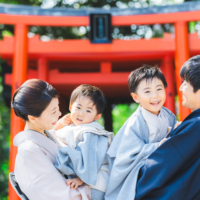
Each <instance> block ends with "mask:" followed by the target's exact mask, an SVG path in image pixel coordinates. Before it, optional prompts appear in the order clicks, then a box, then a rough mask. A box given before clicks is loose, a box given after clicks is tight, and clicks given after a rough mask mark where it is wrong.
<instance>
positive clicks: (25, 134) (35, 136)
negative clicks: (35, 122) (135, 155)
mask: <svg viewBox="0 0 200 200" xmlns="http://www.w3.org/2000/svg"><path fill="white" fill-rule="evenodd" d="M26 140H31V141H33V142H35V143H36V144H38V145H40V146H41V147H43V148H45V149H46V150H47V151H49V152H57V151H58V146H57V144H56V143H55V142H53V141H52V140H50V139H49V138H47V137H46V136H44V135H42V134H41V133H38V132H36V131H32V130H25V131H22V132H20V133H18V134H17V135H16V136H15V138H14V140H13V144H14V146H16V147H19V145H20V144H21V143H23V142H24V141H26Z"/></svg>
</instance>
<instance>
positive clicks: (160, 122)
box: [105, 66, 176, 200]
mask: <svg viewBox="0 0 200 200" xmlns="http://www.w3.org/2000/svg"><path fill="white" fill-rule="evenodd" d="M128 84H129V89H130V93H131V96H132V98H133V100H134V101H135V102H136V103H139V104H140V106H139V107H138V109H137V110H136V112H134V113H133V114H132V116H131V117H130V118H129V119H128V120H127V121H126V122H125V124H124V125H123V126H122V128H121V129H120V130H119V132H118V133H117V135H116V137H115V139H114V141H113V143H112V145H111V146H110V148H109V150H108V153H107V154H108V158H109V164H110V167H111V168H112V171H111V174H110V179H109V183H108V188H107V191H106V195H105V199H106V200H125V199H126V200H133V199H135V193H136V191H135V190H136V183H137V178H138V173H139V170H140V168H141V167H142V166H143V165H144V163H145V160H146V158H147V157H148V156H149V155H150V154H151V153H152V152H153V151H155V150H156V149H157V148H158V146H159V143H160V141H161V140H162V139H163V138H165V137H167V135H168V134H169V132H170V131H171V130H172V129H173V128H174V126H175V124H176V118H175V116H174V114H173V113H171V112H170V111H169V110H168V109H167V108H165V107H163V105H164V103H165V100H166V92H165V88H166V87H167V83H166V80H165V77H164V75H163V74H162V72H161V71H160V69H159V68H158V67H151V66H143V67H141V68H139V69H136V70H134V71H132V72H131V74H130V75H129V78H128ZM152 162H153V161H152Z"/></svg>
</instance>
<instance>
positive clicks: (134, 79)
mask: <svg viewBox="0 0 200 200" xmlns="http://www.w3.org/2000/svg"><path fill="white" fill-rule="evenodd" d="M153 78H158V79H160V80H161V81H162V82H163V85H164V87H165V88H166V87H167V82H166V80H165V77H164V75H163V73H162V72H161V70H160V69H159V67H158V66H149V65H143V66H142V67H140V68H138V69H136V70H134V71H132V72H131V73H130V75H129V77H128V86H129V90H130V93H135V92H136V90H137V87H138V85H139V83H140V81H142V80H144V79H146V80H149V79H151V80H152V79H153Z"/></svg>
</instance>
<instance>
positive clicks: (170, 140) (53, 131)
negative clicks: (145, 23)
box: [10, 56, 200, 200]
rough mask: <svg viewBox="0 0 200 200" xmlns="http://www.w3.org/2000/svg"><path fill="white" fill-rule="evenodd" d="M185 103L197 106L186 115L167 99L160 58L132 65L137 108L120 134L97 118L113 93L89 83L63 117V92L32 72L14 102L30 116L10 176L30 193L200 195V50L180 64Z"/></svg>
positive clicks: (61, 196) (73, 199) (79, 198)
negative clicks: (158, 63) (107, 94)
mask: <svg viewBox="0 0 200 200" xmlns="http://www.w3.org/2000/svg"><path fill="white" fill-rule="evenodd" d="M180 76H181V78H182V80H183V82H182V84H181V86H180V91H181V92H182V96H183V99H182V105H183V106H185V107H187V108H189V109H191V114H190V115H189V116H187V117H186V119H184V121H183V122H178V121H177V120H176V117H175V115H174V114H173V113H172V112H171V111H170V110H168V109H167V108H165V107H164V106H163V105H164V103H165V100H166V91H165V89H166V87H167V82H166V80H165V77H164V75H163V73H162V72H161V70H160V69H159V68H158V67H156V66H148V65H143V66H142V67H140V68H138V69H136V70H134V71H132V72H131V73H130V75H129V77H128V86H129V90H130V94H131V96H132V98H133V100H134V102H136V103H138V104H139V107H138V108H137V110H136V111H135V112H134V113H133V114H132V115H131V116H130V117H129V119H128V120H127V121H126V122H125V124H124V125H123V126H122V127H121V129H120V130H119V131H118V133H117V134H116V136H115V137H114V134H113V133H112V132H108V131H106V130H104V128H103V127H102V126H101V125H100V124H99V123H98V122H97V120H98V119H99V118H100V117H101V115H102V113H103V111H104V109H105V105H106V99H105V97H104V95H103V93H102V91H101V90H100V89H99V88H97V87H95V86H91V85H87V84H83V85H80V86H79V87H77V88H76V89H75V90H74V91H73V92H72V94H71V97H70V103H69V110H70V114H68V115H65V116H64V117H62V118H60V119H59V117H60V116H61V112H60V111H59V94H58V92H57V91H56V90H55V89H54V88H53V87H52V86H51V85H49V84H48V83H47V82H44V81H42V80H38V79H30V80H28V81H26V82H25V83H24V84H23V85H22V86H21V87H20V88H18V89H17V90H16V91H15V93H14V95H13V98H12V102H11V106H12V108H13V110H14V112H15V114H16V116H18V117H20V118H22V119H23V120H24V122H25V128H24V131H22V132H20V133H18V134H17V135H16V136H15V138H14V141H13V144H14V145H15V146H17V147H18V153H17V157H16V161H15V170H14V173H11V174H10V181H11V184H12V186H13V187H14V189H15V191H16V192H17V194H18V195H19V196H20V198H21V199H22V200H28V199H29V200H90V199H91V200H104V199H105V200H134V199H135V200H198V199H200V183H199V180H200V135H199V134H200V56H195V57H192V58H190V59H189V60H188V61H186V62H185V63H184V65H183V66H182V68H181V70H180Z"/></svg>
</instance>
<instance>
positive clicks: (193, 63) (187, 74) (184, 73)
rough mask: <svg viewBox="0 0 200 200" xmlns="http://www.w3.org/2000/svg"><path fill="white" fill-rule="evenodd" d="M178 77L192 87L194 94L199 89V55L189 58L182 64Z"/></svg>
mask: <svg viewBox="0 0 200 200" xmlns="http://www.w3.org/2000/svg"><path fill="white" fill-rule="evenodd" d="M180 76H181V78H182V79H184V80H186V81H187V82H189V83H190V85H192V87H193V92H194V93H195V92H196V91H197V90H199V89H200V55H198V56H194V57H192V58H190V59H189V60H188V61H186V62H185V63H184V64H183V66H182V68H181V71H180Z"/></svg>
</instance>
